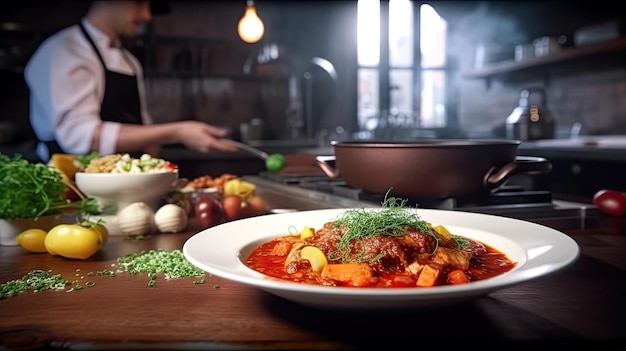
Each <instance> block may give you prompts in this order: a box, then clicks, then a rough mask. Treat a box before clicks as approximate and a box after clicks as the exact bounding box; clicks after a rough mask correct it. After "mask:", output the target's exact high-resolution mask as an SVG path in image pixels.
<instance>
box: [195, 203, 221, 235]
mask: <svg viewBox="0 0 626 351" xmlns="http://www.w3.org/2000/svg"><path fill="white" fill-rule="evenodd" d="M194 215H195V217H196V220H197V221H198V224H200V226H201V227H204V228H208V227H211V226H214V225H216V224H219V223H220V222H222V220H223V219H224V218H223V217H224V216H223V209H222V205H221V204H220V202H219V201H217V200H216V199H214V198H212V197H210V196H201V197H199V198H198V199H197V200H196V204H195V205H194Z"/></svg>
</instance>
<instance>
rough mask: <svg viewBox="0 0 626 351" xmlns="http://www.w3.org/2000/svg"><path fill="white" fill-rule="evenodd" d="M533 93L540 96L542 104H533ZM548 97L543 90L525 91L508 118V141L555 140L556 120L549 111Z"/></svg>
mask: <svg viewBox="0 0 626 351" xmlns="http://www.w3.org/2000/svg"><path fill="white" fill-rule="evenodd" d="M531 92H532V93H536V94H539V95H540V104H539V105H537V104H531V103H530V98H531ZM545 106H546V95H545V92H544V90H543V89H541V88H533V89H523V90H522V91H521V92H520V97H519V103H518V106H517V107H515V108H514V109H513V112H511V114H510V115H509V116H508V117H507V118H506V123H505V131H506V138H507V139H515V140H522V141H523V140H537V139H553V138H554V126H555V122H554V118H553V116H552V114H551V113H550V112H549V111H548V110H547V108H546V107H545Z"/></svg>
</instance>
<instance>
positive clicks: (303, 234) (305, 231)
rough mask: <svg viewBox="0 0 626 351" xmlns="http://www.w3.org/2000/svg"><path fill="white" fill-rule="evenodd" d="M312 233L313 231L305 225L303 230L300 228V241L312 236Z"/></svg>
mask: <svg viewBox="0 0 626 351" xmlns="http://www.w3.org/2000/svg"><path fill="white" fill-rule="evenodd" d="M313 233H315V230H314V229H313V228H309V226H307V225H305V226H304V228H302V230H301V231H300V239H302V240H304V239H307V238H310V237H312V236H313Z"/></svg>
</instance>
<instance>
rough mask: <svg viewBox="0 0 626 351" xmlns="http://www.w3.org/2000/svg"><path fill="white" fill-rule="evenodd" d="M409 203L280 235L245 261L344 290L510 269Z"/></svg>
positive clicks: (394, 202)
mask: <svg viewBox="0 0 626 351" xmlns="http://www.w3.org/2000/svg"><path fill="white" fill-rule="evenodd" d="M404 205H405V201H404V200H401V199H397V198H393V197H390V198H385V201H384V202H383V206H382V208H381V209H376V210H371V209H370V210H366V209H350V210H346V211H345V212H344V213H343V214H342V216H340V217H339V218H337V219H335V220H333V221H329V222H327V223H325V224H324V225H323V226H322V228H318V229H315V228H309V227H306V226H305V227H304V228H303V229H302V230H300V231H299V232H298V233H295V234H288V235H283V236H279V237H276V238H274V239H273V240H271V241H268V242H265V243H263V244H261V245H260V246H259V247H257V248H256V249H255V250H254V251H253V252H252V253H251V254H250V255H249V256H248V257H247V259H246V261H245V264H246V265H247V266H248V267H249V268H251V269H254V270H256V271H258V272H261V273H263V274H265V275H267V276H269V277H273V278H277V279H282V280H288V281H292V282H299V283H308V284H317V285H326V286H342V287H376V288H381V287H386V288H409V287H433V286H441V285H453V284H467V283H471V282H473V281H478V280H482V279H487V278H491V277H494V276H497V275H500V274H503V273H505V272H508V271H510V270H511V269H513V268H514V267H515V265H516V262H513V261H512V260H511V259H509V258H508V257H507V256H506V255H505V254H504V253H502V252H500V251H498V250H497V249H495V248H493V247H491V246H489V245H487V244H485V243H482V242H480V241H477V240H473V239H469V238H466V237H463V236H460V235H456V234H452V233H450V232H449V231H448V230H447V229H446V228H445V227H444V226H442V225H437V226H433V225H432V224H431V223H428V222H426V221H424V220H422V219H421V218H420V217H419V215H418V214H417V212H416V211H412V210H409V209H408V208H406V207H405V206H404Z"/></svg>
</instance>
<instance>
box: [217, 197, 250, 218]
mask: <svg viewBox="0 0 626 351" xmlns="http://www.w3.org/2000/svg"><path fill="white" fill-rule="evenodd" d="M222 208H223V209H224V216H225V218H224V219H226V220H227V221H232V220H234V219H239V218H244V217H248V216H250V209H249V207H248V203H247V202H246V201H245V200H244V198H242V197H241V196H238V195H228V196H225V197H224V198H223V199H222Z"/></svg>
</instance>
